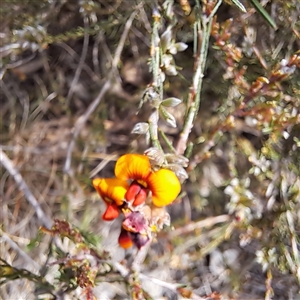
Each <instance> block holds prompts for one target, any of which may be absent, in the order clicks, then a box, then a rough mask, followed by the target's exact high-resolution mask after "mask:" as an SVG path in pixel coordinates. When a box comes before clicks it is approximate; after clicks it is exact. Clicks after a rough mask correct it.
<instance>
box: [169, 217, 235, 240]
mask: <svg viewBox="0 0 300 300" xmlns="http://www.w3.org/2000/svg"><path fill="white" fill-rule="evenodd" d="M228 220H230V216H229V215H220V216H216V217H210V218H206V219H204V220H201V221H199V222H195V223H190V224H188V225H186V226H184V227H180V228H177V229H175V230H173V231H172V232H170V234H169V237H170V238H173V237H175V236H178V235H182V234H186V233H188V232H191V231H194V230H196V229H199V228H204V227H211V226H213V225H215V224H218V223H223V222H227V221H228Z"/></svg>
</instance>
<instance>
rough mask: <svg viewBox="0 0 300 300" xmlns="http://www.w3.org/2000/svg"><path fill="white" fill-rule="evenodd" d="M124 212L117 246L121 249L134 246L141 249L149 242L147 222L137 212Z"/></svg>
mask: <svg viewBox="0 0 300 300" xmlns="http://www.w3.org/2000/svg"><path fill="white" fill-rule="evenodd" d="M123 212H124V215H125V219H124V221H123V222H122V229H121V233H120V236H119V244H120V246H121V247H122V248H125V249H127V248H129V247H131V246H132V245H135V246H136V247H137V248H138V249H141V248H142V247H143V246H144V245H146V244H147V243H148V241H149V240H150V238H149V235H148V225H149V224H148V222H147V221H146V219H145V217H144V215H143V214H141V213H140V212H139V211H134V212H125V211H123Z"/></svg>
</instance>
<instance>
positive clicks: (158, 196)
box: [147, 169, 181, 207]
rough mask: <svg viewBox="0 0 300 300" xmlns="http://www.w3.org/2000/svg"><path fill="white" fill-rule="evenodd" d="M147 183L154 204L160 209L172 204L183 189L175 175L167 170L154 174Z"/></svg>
mask: <svg viewBox="0 0 300 300" xmlns="http://www.w3.org/2000/svg"><path fill="white" fill-rule="evenodd" d="M147 182H148V186H149V189H150V190H151V192H152V202H153V204H154V205H156V206H158V207H161V206H166V205H169V204H170V203H172V202H173V201H174V200H175V199H176V197H177V196H178V194H179V192H180V189H181V186H180V182H179V180H178V178H177V176H176V175H175V173H174V172H172V171H171V170H167V169H160V170H158V171H156V172H152V173H151V175H150V176H149V177H148V179H147Z"/></svg>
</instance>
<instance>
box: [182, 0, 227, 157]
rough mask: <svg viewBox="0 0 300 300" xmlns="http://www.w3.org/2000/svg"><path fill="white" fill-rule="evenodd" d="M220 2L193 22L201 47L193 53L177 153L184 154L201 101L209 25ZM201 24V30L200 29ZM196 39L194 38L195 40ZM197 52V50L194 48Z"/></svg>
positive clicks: (220, 0)
mask: <svg viewBox="0 0 300 300" xmlns="http://www.w3.org/2000/svg"><path fill="white" fill-rule="evenodd" d="M221 4H222V0H218V2H217V3H216V5H215V7H214V9H213V10H212V11H211V13H210V15H209V16H208V17H206V16H203V17H202V19H201V20H200V19H198V20H197V21H196V22H195V24H194V32H195V34H197V35H198V42H200V40H201V47H200V51H199V53H195V55H196V58H195V63H194V65H195V73H194V77H193V83H192V86H191V88H190V93H189V103H188V105H189V106H188V108H187V109H188V114H187V117H186V119H185V122H184V125H183V130H182V132H181V134H180V137H179V140H178V142H177V146H176V150H177V153H178V154H184V151H185V149H186V147H187V141H188V138H189V135H190V133H191V130H192V128H193V126H194V122H195V118H196V116H197V114H198V111H199V108H200V102H201V90H202V83H203V76H204V74H203V73H204V70H205V65H206V58H207V53H208V46H209V38H210V32H211V26H212V21H213V17H214V15H215V14H216V12H217V10H218V8H219V7H220V5H221ZM197 6H198V8H199V9H200V5H199V1H197ZM201 25H202V30H201ZM195 41H196V40H195ZM195 51H196V52H197V50H196V49H195Z"/></svg>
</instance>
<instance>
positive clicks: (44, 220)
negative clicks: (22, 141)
mask: <svg viewBox="0 0 300 300" xmlns="http://www.w3.org/2000/svg"><path fill="white" fill-rule="evenodd" d="M0 162H1V164H2V165H3V166H4V168H5V169H6V170H7V172H8V173H9V174H10V175H11V176H12V177H13V178H14V180H15V182H16V183H17V184H18V185H19V189H20V190H21V191H22V192H23V193H24V195H25V198H26V199H27V201H28V202H29V204H30V205H31V206H32V207H33V208H34V210H35V213H36V215H37V217H38V219H39V221H40V222H41V224H42V225H43V226H45V227H46V228H51V225H52V222H51V220H50V219H49V218H48V217H47V216H46V214H45V213H44V211H43V210H42V208H41V206H40V204H39V203H38V201H37V200H36V198H35V196H34V195H33V194H32V192H31V190H30V189H29V187H28V185H27V184H26V182H25V181H24V179H23V177H22V175H21V174H20V173H19V171H18V170H17V169H16V168H15V166H14V165H13V163H12V161H11V160H10V159H9V158H8V156H7V155H6V154H5V153H4V152H3V151H2V149H1V148H0Z"/></svg>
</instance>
